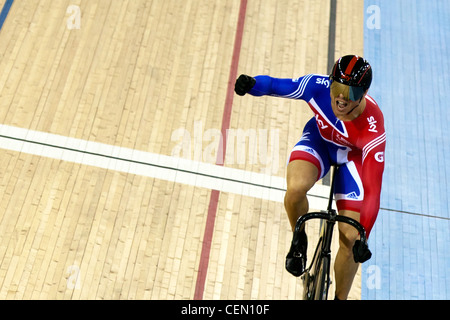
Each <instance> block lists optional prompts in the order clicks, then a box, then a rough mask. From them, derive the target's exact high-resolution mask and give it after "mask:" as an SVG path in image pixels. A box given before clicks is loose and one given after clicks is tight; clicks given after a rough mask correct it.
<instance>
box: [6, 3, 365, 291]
mask: <svg viewBox="0 0 450 320" xmlns="http://www.w3.org/2000/svg"><path fill="white" fill-rule="evenodd" d="M4 3H5V0H0V6H1V7H3V4H4ZM241 4H246V6H244V7H243V6H242V5H241ZM336 8H337V10H336V29H335V50H334V57H338V56H341V55H344V54H349V53H355V54H360V55H363V24H364V21H363V19H364V18H363V1H359V0H351V1H349V0H338V1H337V7H336ZM78 14H79V15H78ZM329 21H330V1H329V0H320V1H310V0H283V1H273V0H260V1H253V0H249V1H248V3H247V1H239V0H233V1H210V0H208V1H204V0H187V1H178V0H164V1H162V0H161V1H160V0H153V1H151V0H120V1H111V0H58V1H54V0H39V1H29V0H15V1H14V4H13V5H12V7H11V10H10V12H9V14H8V17H7V19H6V21H5V24H4V25H3V28H2V29H1V32H0V57H1V59H0V70H1V72H0V125H1V126H2V127H1V130H0V131H1V132H0V136H1V137H2V140H1V141H2V144H0V148H1V157H0V162H1V165H0V198H1V201H0V299H194V298H195V299H201V298H203V299H300V298H301V294H302V290H303V289H302V285H301V283H300V281H299V280H298V279H296V278H294V277H292V276H291V275H289V274H288V273H287V272H286V271H285V269H284V258H285V255H286V253H287V250H288V249H289V244H290V241H291V231H290V228H289V226H288V221H287V217H286V214H285V211H284V207H283V204H282V196H280V197H278V198H277V200H276V201H272V200H266V199H263V198H261V197H259V195H257V194H251V193H250V194H242V193H240V192H239V191H236V192H225V191H212V190H211V189H213V188H206V187H202V186H201V185H200V184H197V183H196V182H195V181H193V180H190V181H187V182H185V183H179V182H177V180H176V179H175V180H174V179H170V178H167V179H165V178H164V177H163V178H158V177H157V173H155V175H154V177H152V176H151V174H150V175H146V174H139V173H134V172H131V171H127V170H114V168H111V166H108V165H107V164H105V163H101V161H99V162H96V163H95V164H93V165H89V164H86V163H85V162H83V160H81V161H75V160H74V159H71V158H70V155H69V156H68V158H64V159H63V158H62V157H59V158H58V157H57V156H55V155H54V154H53V153H52V151H51V150H53V149H51V150H50V151H44V152H43V154H39V153H38V152H37V151H36V152H34V151H33V150H34V149H33V148H31V147H30V149H25V147H24V146H25V145H26V144H27V143H28V144H29V141H28V140H32V138H33V137H34V136H36V137H38V136H39V137H41V136H42V137H43V138H42V139H44V140H45V139H47V140H45V141H44V140H42V141H41V140H40V141H41V144H38V143H34V146H35V147H36V148H39V147H42V148H44V147H48V146H49V145H52V144H53V143H54V141H56V140H58V141H59V140H64V141H66V140H67V139H66V138H67V137H69V138H73V139H76V140H74V141H77V142H78V143H81V142H83V141H85V142H86V141H88V142H89V143H92V146H94V147H95V146H98V148H100V149H101V146H103V147H104V146H105V145H109V146H112V147H117V148H119V147H120V148H126V149H127V150H139V151H143V152H145V153H148V154H152V155H163V156H168V157H170V159H174V158H177V157H182V158H184V159H187V160H190V161H192V163H197V164H198V163H200V165H199V166H202V165H204V164H205V163H206V164H209V165H214V166H215V163H216V155H217V152H218V150H219V148H218V143H217V146H216V145H215V143H216V142H218V140H217V139H213V138H214V137H217V134H216V135H215V136H214V133H217V132H218V130H222V129H226V128H229V129H232V130H243V132H247V133H248V132H256V133H257V134H258V139H259V140H258V141H259V142H258V145H259V147H261V145H262V144H264V143H263V142H264V141H263V142H261V139H264V138H265V137H266V136H265V135H264V133H268V134H267V137H270V135H269V133H275V134H274V135H273V136H274V137H275V140H274V141H275V143H273V144H269V147H271V148H272V149H270V148H269V150H272V151H269V152H267V154H268V155H267V158H262V159H261V158H258V159H256V160H255V159H254V158H251V156H250V155H249V154H248V153H246V151H247V149H248V146H249V145H250V143H249V141H248V140H250V139H248V140H246V141H244V143H246V144H245V148H244V149H242V148H241V149H239V145H238V144H235V145H234V146H233V145H232V146H231V147H230V146H229V145H227V154H226V160H225V164H224V165H223V167H226V168H232V169H236V170H241V171H233V172H248V173H252V172H253V173H264V174H267V175H269V176H272V177H279V178H280V179H284V175H285V166H286V159H287V156H288V154H289V152H290V149H291V148H292V146H293V145H294V144H295V143H296V142H297V140H298V138H299V137H300V135H301V131H302V128H303V125H304V124H305V123H306V121H307V120H309V119H310V117H311V116H312V113H311V112H310V110H309V109H308V107H307V105H306V103H303V102H299V101H290V100H282V99H276V98H268V97H262V98H254V97H248V96H246V97H242V98H241V97H237V96H233V95H232V94H231V95H230V93H232V91H231V90H232V87H230V86H229V77H230V73H231V74H232V75H233V72H237V73H247V74H251V75H256V74H270V75H273V76H278V77H298V76H301V75H304V74H306V73H328V72H329V70H327V69H328V67H327V63H328V61H327V57H328V43H329ZM242 23H243V24H242ZM241 27H243V29H242V28H241ZM240 28H241V29H240ZM239 41H241V46H240V47H239V46H238V47H236V43H239ZM233 53H235V54H234V55H233ZM236 53H238V55H236ZM233 68H234V70H233ZM231 98H232V100H230V99H231ZM227 108H228V109H227ZM224 109H225V112H224ZM227 110H228V111H227ZM227 112H228V115H229V116H227ZM224 119H225V120H224ZM227 119H229V123H227ZM23 129H25V131H23ZM21 130H22V131H21ZM264 130H266V131H264ZM15 132H19V133H18V134H20V132H25V133H26V135H25V136H26V138H24V139H22V140H20V139H17V138H13V137H12V136H10V135H12V134H13V133H15ZM180 133H181V135H180ZM211 133H212V134H213V136H211ZM45 137H47V138H45ZM186 137H187V140H186V139H185V140H183V138H186ZM261 137H262V138H261ZM36 139H37V138H36ZM268 139H269V138H268ZM67 141H69V140H67ZM70 141H72V140H70ZM180 141H184V142H185V144H181V143H180ZM7 144H8V145H9V144H10V145H11V147H7V146H6V145H7ZM18 144H19V147H17V146H16V145H18ZM32 144H33V143H32ZM14 146H16V147H14ZM180 146H184V147H187V148H184V149H183V148H181V147H180ZM21 148H22V149H21ZM45 150H47V149H45ZM114 150H116V149H114ZM242 150H244V158H243V160H242V158H239V159H240V160H239V161H238V156H239V151H240V153H242ZM260 150H262V148H260ZM65 151H67V152H69V151H70V150H65ZM74 152H76V151H74ZM95 153H97V154H101V153H102V151H101V150H96V151H95ZM260 153H261V151H260ZM199 155H200V156H199ZM241 155H242V154H241ZM86 157H87V155H86ZM162 159H165V158H162ZM267 159H269V160H267ZM274 159H278V160H277V161H275V160H274ZM72 160H73V161H72ZM108 161H111V162H113V161H115V160H114V159H111V158H107V157H104V162H108ZM149 167H150V166H149ZM217 167H222V166H221V165H220V163H219V165H218V166H217ZM148 170H149V171H150V168H149V169H148ZM151 170H154V171H158V170H163V168H161V167H160V168H159V169H158V167H157V166H156V167H153V168H151ZM144 171H145V170H144ZM175 171H176V170H175ZM180 174H181V173H180ZM226 183H227V181H225V180H224V182H223V184H224V185H225V184H226ZM319 184H320V182H319ZM318 209H321V208H318ZM316 227H317V226H314V225H312V226H311V227H309V231H308V234H309V235H310V238H311V240H310V243H313V242H314V234H315V232H317V231H316ZM208 237H209V238H208ZM311 246H312V245H310V247H311ZM334 248H335V247H334ZM360 282H361V280H360V275H359V274H358V275H357V278H356V280H355V284H354V287H353V290H352V292H351V295H350V298H351V299H359V298H360ZM333 297H334V290H331V294H330V298H333Z"/></svg>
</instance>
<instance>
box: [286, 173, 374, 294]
mask: <svg viewBox="0 0 450 320" xmlns="http://www.w3.org/2000/svg"><path fill="white" fill-rule="evenodd" d="M337 168H338V166H333V176H332V179H331V188H330V196H329V199H328V208H327V210H326V211H320V212H311V213H307V214H305V215H303V216H301V217H300V218H299V219H298V220H297V223H296V225H295V231H294V237H293V239H292V243H294V242H295V241H297V243H298V241H299V238H298V235H299V232H300V230H301V228H302V226H303V225H304V224H305V222H306V221H308V220H311V219H320V220H321V221H320V237H319V241H318V243H317V246H316V249H315V251H314V256H313V258H312V260H311V263H310V265H309V267H308V268H307V269H306V270H305V272H304V273H303V275H302V276H301V278H302V280H303V285H304V291H303V292H304V293H303V299H304V300H327V297H328V289H329V287H330V284H331V279H330V262H331V241H332V236H333V228H334V225H335V223H336V221H337V222H342V223H346V224H349V225H351V226H352V227H354V228H356V230H358V232H359V235H360V239H359V240H356V242H355V245H354V247H353V255H354V260H355V262H364V261H367V260H369V259H370V257H371V255H372V254H371V253H370V250H369V249H368V246H367V238H366V231H365V229H364V227H363V226H362V225H361V224H360V223H359V222H358V221H356V220H354V219H352V218H349V217H345V216H340V215H338V214H337V212H336V210H334V209H333V208H332V203H333V191H334V190H333V189H334V180H335V176H336V172H337Z"/></svg>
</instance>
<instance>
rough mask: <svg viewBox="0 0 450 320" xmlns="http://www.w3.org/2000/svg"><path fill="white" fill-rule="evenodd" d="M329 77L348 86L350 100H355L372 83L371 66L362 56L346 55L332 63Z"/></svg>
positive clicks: (358, 98) (360, 96) (359, 97)
mask: <svg viewBox="0 0 450 320" xmlns="http://www.w3.org/2000/svg"><path fill="white" fill-rule="evenodd" d="M330 79H331V80H332V81H336V82H339V83H342V84H345V85H347V86H349V87H350V96H349V98H350V100H353V101H357V100H360V99H361V98H362V96H363V95H364V92H365V91H366V90H367V89H369V87H370V84H371V83H372V67H371V66H370V64H369V63H368V62H367V61H366V60H365V59H363V58H362V57H359V56H356V55H347V56H343V57H341V58H339V59H338V60H337V61H336V63H335V64H334V67H333V70H332V71H331V74H330Z"/></svg>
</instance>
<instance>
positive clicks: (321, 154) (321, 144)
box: [287, 118, 330, 188]
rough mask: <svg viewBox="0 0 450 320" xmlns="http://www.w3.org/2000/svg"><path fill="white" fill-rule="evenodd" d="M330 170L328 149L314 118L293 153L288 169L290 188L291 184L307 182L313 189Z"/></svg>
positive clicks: (306, 127) (307, 124) (309, 122)
mask: <svg viewBox="0 0 450 320" xmlns="http://www.w3.org/2000/svg"><path fill="white" fill-rule="evenodd" d="M329 169H330V160H329V155H328V148H327V146H326V144H325V141H324V140H323V139H322V137H321V136H320V133H319V130H318V128H317V124H316V121H315V119H314V118H312V119H311V120H309V121H308V122H307V123H306V125H305V128H304V129H303V135H302V137H301V139H300V141H299V142H297V144H296V145H295V146H294V148H293V149H292V151H291V155H290V157H289V164H288V168H287V178H288V188H289V183H291V184H292V183H296V181H305V180H306V182H308V183H307V184H308V185H309V186H310V188H311V187H312V186H313V185H314V183H315V182H316V181H317V180H319V179H321V178H323V177H324V176H325V175H326V174H327V172H328V170H329Z"/></svg>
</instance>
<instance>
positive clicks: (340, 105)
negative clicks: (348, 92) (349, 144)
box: [336, 100, 348, 112]
mask: <svg viewBox="0 0 450 320" xmlns="http://www.w3.org/2000/svg"><path fill="white" fill-rule="evenodd" d="M347 106H348V103H347V102H344V101H342V100H336V107H337V108H338V110H339V111H341V112H342V111H344V110H345V109H346V108H347Z"/></svg>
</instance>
